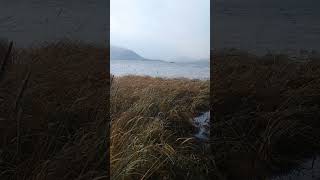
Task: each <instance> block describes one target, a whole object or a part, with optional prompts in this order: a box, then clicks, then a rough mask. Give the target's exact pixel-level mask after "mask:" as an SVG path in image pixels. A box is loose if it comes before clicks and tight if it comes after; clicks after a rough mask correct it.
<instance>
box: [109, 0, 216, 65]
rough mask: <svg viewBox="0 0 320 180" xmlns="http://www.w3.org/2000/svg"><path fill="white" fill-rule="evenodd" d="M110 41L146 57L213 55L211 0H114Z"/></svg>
mask: <svg viewBox="0 0 320 180" xmlns="http://www.w3.org/2000/svg"><path fill="white" fill-rule="evenodd" d="M110 43H111V45H115V46H121V47H124V48H128V49H131V50H133V51H135V52H137V53H138V54H140V55H141V56H143V57H145V58H151V59H162V60H170V59H176V58H181V57H188V58H194V59H204V58H209V54H210V53H209V50H210V0H111V1H110Z"/></svg>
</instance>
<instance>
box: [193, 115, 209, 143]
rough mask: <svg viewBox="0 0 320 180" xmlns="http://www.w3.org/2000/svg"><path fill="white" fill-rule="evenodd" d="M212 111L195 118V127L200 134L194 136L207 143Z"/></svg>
mask: <svg viewBox="0 0 320 180" xmlns="http://www.w3.org/2000/svg"><path fill="white" fill-rule="evenodd" d="M209 121H210V111H208V112H205V113H203V114H201V115H200V116H198V117H195V118H194V126H195V127H196V128H197V129H198V132H197V133H196V134H195V135H194V136H195V137H196V138H198V139H200V140H203V141H207V140H209V132H210V126H209Z"/></svg>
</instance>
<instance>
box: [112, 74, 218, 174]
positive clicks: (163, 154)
mask: <svg viewBox="0 0 320 180" xmlns="http://www.w3.org/2000/svg"><path fill="white" fill-rule="evenodd" d="M110 100H111V120H112V122H111V143H110V158H111V161H110V162H111V178H112V179H208V177H209V173H210V172H212V171H214V168H213V166H212V164H211V163H212V162H211V160H210V157H209V156H208V155H207V154H206V153H207V151H205V150H204V149H202V148H201V146H200V144H199V143H198V142H197V141H195V139H194V138H193V135H192V133H193V126H192V118H193V117H195V115H197V114H198V113H200V112H203V111H207V110H208V108H209V81H198V80H187V79H162V78H151V77H139V76H125V77H116V78H114V79H113V81H112V87H111V99H110Z"/></svg>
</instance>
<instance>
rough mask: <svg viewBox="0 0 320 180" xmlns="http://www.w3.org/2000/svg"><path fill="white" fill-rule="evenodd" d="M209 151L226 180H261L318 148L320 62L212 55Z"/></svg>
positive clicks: (283, 169) (285, 168)
mask: <svg viewBox="0 0 320 180" xmlns="http://www.w3.org/2000/svg"><path fill="white" fill-rule="evenodd" d="M211 63H212V68H213V71H212V72H213V74H212V80H211V90H212V97H211V100H212V109H213V111H214V120H212V121H211V122H212V124H211V135H212V137H211V143H210V144H211V149H212V153H213V155H214V157H215V160H216V163H217V165H218V167H219V169H220V170H222V171H223V173H224V174H225V177H226V178H228V179H262V178H264V177H268V176H270V175H276V174H277V173H283V172H286V171H288V170H290V169H291V168H292V167H296V166H297V165H299V164H301V160H303V159H304V158H310V157H312V156H313V155H314V154H317V153H319V148H320V59H319V58H315V57H310V58H309V59H307V60H304V61H295V60H292V59H290V58H289V57H287V56H285V55H266V56H263V57H257V56H253V55H250V54H247V53H243V52H237V53H231V52H224V53H216V54H213V61H212V62H211Z"/></svg>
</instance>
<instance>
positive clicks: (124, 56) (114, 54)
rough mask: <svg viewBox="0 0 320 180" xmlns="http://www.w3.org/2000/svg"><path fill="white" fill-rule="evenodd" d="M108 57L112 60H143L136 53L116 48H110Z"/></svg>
mask: <svg viewBox="0 0 320 180" xmlns="http://www.w3.org/2000/svg"><path fill="white" fill-rule="evenodd" d="M110 57H111V59H113V60H145V58H144V57H142V56H140V55H139V54H137V53H136V52H134V51H132V50H130V49H126V48H122V47H118V46H111V48H110Z"/></svg>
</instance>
